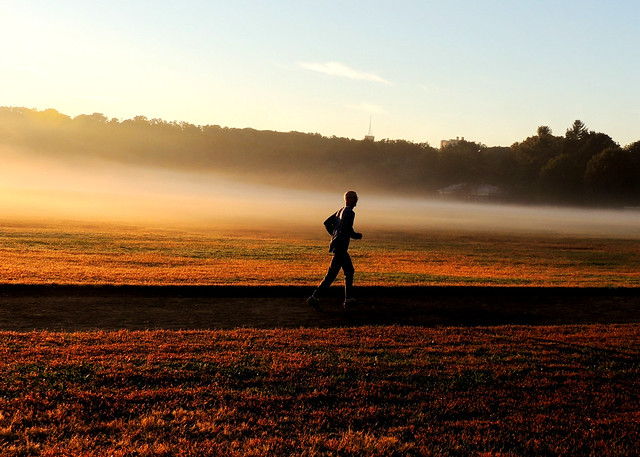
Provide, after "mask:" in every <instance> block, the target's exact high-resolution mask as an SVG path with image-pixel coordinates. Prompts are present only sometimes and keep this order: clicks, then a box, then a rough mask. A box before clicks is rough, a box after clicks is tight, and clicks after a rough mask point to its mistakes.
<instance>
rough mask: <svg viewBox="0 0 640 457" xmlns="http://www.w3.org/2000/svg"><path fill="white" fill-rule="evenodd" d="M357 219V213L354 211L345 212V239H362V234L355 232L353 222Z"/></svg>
mask: <svg viewBox="0 0 640 457" xmlns="http://www.w3.org/2000/svg"><path fill="white" fill-rule="evenodd" d="M355 218H356V213H354V212H353V210H350V211H345V214H344V217H343V220H342V230H343V233H344V236H345V237H349V238H353V239H354V240H359V239H361V238H362V233H358V232H356V231H355V230H353V222H354V220H355Z"/></svg>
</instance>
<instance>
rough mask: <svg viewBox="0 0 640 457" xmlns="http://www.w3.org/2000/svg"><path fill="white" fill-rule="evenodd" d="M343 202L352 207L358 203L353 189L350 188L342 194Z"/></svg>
mask: <svg viewBox="0 0 640 457" xmlns="http://www.w3.org/2000/svg"><path fill="white" fill-rule="evenodd" d="M344 202H345V203H346V204H347V206H349V207H351V208H353V207H354V206H356V205H357V204H358V194H356V192H355V191H354V190H350V191H348V192H346V193H345V194H344Z"/></svg>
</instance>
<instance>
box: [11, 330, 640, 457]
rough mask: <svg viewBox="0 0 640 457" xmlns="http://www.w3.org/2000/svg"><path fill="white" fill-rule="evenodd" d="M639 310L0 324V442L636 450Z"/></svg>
mask: <svg viewBox="0 0 640 457" xmlns="http://www.w3.org/2000/svg"><path fill="white" fill-rule="evenodd" d="M639 348H640V326H638V325H591V326H575V327H574V326H568V327H486V328H470V329H462V328H441V329H424V328H415V327H363V328H346V329H325V330H318V329H315V330H314V329H297V330H270V331H267V330H251V329H239V330H228V331H201V332H175V331H174V332H168V331H152V332H149V331H147V332H129V331H120V332H90V333H47V332H43V333H39V332H35V333H11V332H3V333H1V334H0V372H2V373H3V376H2V377H1V378H0V449H3V450H4V451H3V453H2V454H3V455H50V456H53V455H87V456H89V455H114V456H124V455H229V456H234V455H237V456H240V455H242V456H244V455H252V456H271V455H306V456H320V455H323V456H324V455H367V456H375V455H385V456H387V455H397V456H406V455H501V456H511V455H513V456H516V455H580V456H587V455H593V456H613V455H634V454H635V453H636V452H637V445H638V442H639V440H640V384H639V383H638V377H639V376H640V362H639V361H640V349H639Z"/></svg>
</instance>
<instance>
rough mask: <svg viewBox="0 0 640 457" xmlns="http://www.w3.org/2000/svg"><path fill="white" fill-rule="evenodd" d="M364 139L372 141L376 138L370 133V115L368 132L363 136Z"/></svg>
mask: <svg viewBox="0 0 640 457" xmlns="http://www.w3.org/2000/svg"><path fill="white" fill-rule="evenodd" d="M364 139H365V141H374V140H375V139H376V137H375V136H373V133H371V116H369V133H367V134H366V135H365V136H364Z"/></svg>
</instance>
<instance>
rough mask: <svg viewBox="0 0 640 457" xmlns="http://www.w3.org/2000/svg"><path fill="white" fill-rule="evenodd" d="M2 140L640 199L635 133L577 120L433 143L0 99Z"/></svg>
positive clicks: (339, 175)
mask: <svg viewBox="0 0 640 457" xmlns="http://www.w3.org/2000/svg"><path fill="white" fill-rule="evenodd" d="M0 145H5V146H10V147H13V148H14V149H16V150H18V151H21V152H24V153H26V154H36V155H40V156H47V157H52V158H57V159H64V160H78V159H79V160H83V161H86V160H87V159H92V158H98V159H106V160H110V161H117V162H120V163H125V164H133V165H141V166H154V167H164V168H168V169H173V170H184V171H193V172H200V173H202V172H204V173H206V172H223V173H227V174H231V175H235V176H240V177H242V178H243V179H248V180H252V181H259V182H264V183H269V184H276V185H285V186H292V187H299V188H305V189H309V190H332V191H335V190H340V191H342V190H344V189H346V188H356V189H360V190H367V191H374V190H375V191H379V192H385V193H394V194H400V195H402V194H417V195H422V196H426V195H437V191H438V189H442V188H444V187H446V186H450V185H454V184H459V183H468V184H471V185H480V184H491V185H493V186H497V187H498V188H500V189H501V190H502V191H503V196H504V197H505V198H506V199H508V200H509V201H517V202H527V203H560V204H572V205H608V206H621V205H638V204H640V141H637V142H635V143H632V144H630V145H628V146H626V147H620V145H618V144H617V143H616V142H615V141H614V140H613V139H612V138H611V137H610V136H608V135H607V134H605V133H597V132H593V131H589V130H588V129H587V127H586V126H585V125H584V124H583V123H582V122H581V121H575V122H574V123H573V125H572V126H571V127H570V128H568V129H567V131H566V133H565V135H564V136H555V135H553V133H552V131H551V129H549V128H548V127H546V126H541V127H538V129H537V132H536V134H535V135H533V136H531V137H529V138H526V139H525V140H523V141H522V142H518V143H514V144H513V145H511V146H510V147H486V146H485V145H483V144H479V143H474V142H471V141H459V142H457V143H455V144H450V145H447V146H445V147H443V148H441V149H436V148H434V147H432V146H430V145H429V144H427V143H414V142H410V141H404V140H382V141H365V140H354V139H347V138H338V137H325V136H322V135H319V134H311V133H300V132H288V133H284V132H274V131H259V130H254V129H249V128H246V129H235V128H227V127H220V126H218V125H205V126H196V125H193V124H189V123H185V122H166V121H163V120H161V119H147V118H146V117H144V116H136V117H134V118H133V119H127V120H123V121H120V120H118V119H108V118H107V117H105V116H104V115H102V114H99V113H94V114H91V115H79V116H76V117H74V118H71V117H69V116H66V115H64V114H61V113H59V112H58V111H56V110H54V109H48V110H44V111H38V110H32V109H27V108H15V107H0Z"/></svg>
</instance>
